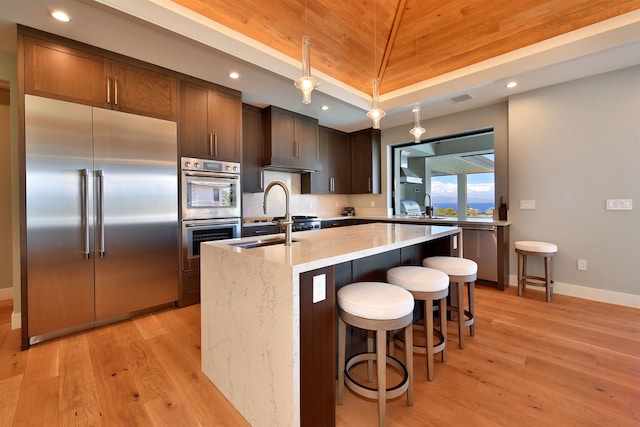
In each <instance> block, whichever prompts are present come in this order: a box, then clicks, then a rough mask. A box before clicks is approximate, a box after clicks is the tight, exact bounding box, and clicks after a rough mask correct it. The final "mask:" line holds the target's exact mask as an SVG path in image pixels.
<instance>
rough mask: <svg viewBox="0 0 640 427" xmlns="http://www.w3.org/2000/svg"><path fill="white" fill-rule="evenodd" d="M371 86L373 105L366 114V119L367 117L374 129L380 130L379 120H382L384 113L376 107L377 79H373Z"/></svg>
mask: <svg viewBox="0 0 640 427" xmlns="http://www.w3.org/2000/svg"><path fill="white" fill-rule="evenodd" d="M372 86H373V90H372V92H373V105H372V106H371V110H370V111H369V112H368V113H367V117H369V118H370V119H371V121H372V122H373V128H374V129H380V119H381V118H383V117H384V115H385V114H386V113H385V112H384V110H381V109H380V107H378V78H374V79H373V84H372Z"/></svg>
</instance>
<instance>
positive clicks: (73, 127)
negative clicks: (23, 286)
mask: <svg viewBox="0 0 640 427" xmlns="http://www.w3.org/2000/svg"><path fill="white" fill-rule="evenodd" d="M176 152H177V133H176V123H174V122H169V121H165V120H159V119H154V118H150V117H144V116H137V115H133V114H127V113H122V112H119V111H112V110H106V109H101V108H93V107H90V106H85V105H79V104H73V103H69V102H63V101H57V100H52V99H47V98H41V97H36V96H31V95H26V96H25V163H26V229H27V236H26V237H27V239H26V245H27V246H26V273H27V274H26V280H27V282H26V283H27V296H26V297H27V311H28V313H27V314H28V317H27V319H28V336H29V340H30V342H31V343H34V342H37V341H40V340H42V339H46V338H48V337H50V336H56V335H60V334H62V333H66V332H71V331H73V330H76V329H83V328H86V327H91V326H93V325H95V324H99V323H101V322H104V321H107V320H111V319H117V318H119V317H123V316H126V315H128V314H130V313H133V312H136V311H138V310H141V309H145V308H150V307H154V306H158V305H162V304H165V303H169V302H172V301H175V300H177V298H178V271H179V265H178V196H177V191H178V183H177V180H178V172H177V154H176ZM23 315H25V313H23Z"/></svg>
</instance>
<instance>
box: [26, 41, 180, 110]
mask: <svg viewBox="0 0 640 427" xmlns="http://www.w3.org/2000/svg"><path fill="white" fill-rule="evenodd" d="M24 67H25V73H24V75H25V80H24V84H25V93H28V94H32V95H38V96H43V97H47V98H54V99H61V100H63V101H69V102H75V103H79V104H86V105H91V106H94V107H99V108H108V109H113V110H118V111H124V112H128V113H134V114H140V115H144V116H150V117H156V118H160V119H165V120H172V121H175V120H176V85H177V83H176V82H177V80H176V79H175V78H174V77H171V76H169V75H165V74H162V73H159V72H155V71H152V70H149V69H145V68H142V67H138V66H135V65H131V64H127V63H124V62H120V61H116V60H114V59H110V58H106V57H104V56H102V55H100V54H97V53H92V52H89V51H88V50H87V51H84V50H82V49H76V48H74V47H70V46H66V45H64V44H60V43H58V42H53V41H48V40H43V39H39V38H34V37H30V36H25V37H24Z"/></svg>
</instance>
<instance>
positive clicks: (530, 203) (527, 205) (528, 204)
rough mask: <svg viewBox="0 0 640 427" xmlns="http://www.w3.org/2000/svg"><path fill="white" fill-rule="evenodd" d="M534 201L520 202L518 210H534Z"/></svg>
mask: <svg viewBox="0 0 640 427" xmlns="http://www.w3.org/2000/svg"><path fill="white" fill-rule="evenodd" d="M535 208H536V201H535V200H520V209H535Z"/></svg>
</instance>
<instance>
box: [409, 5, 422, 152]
mask: <svg viewBox="0 0 640 427" xmlns="http://www.w3.org/2000/svg"><path fill="white" fill-rule="evenodd" d="M415 18H416V24H415V27H414V28H415V31H416V42H415V43H416V59H417V58H418V56H419V51H418V9H417V8H416V14H415ZM411 111H412V112H413V115H414V125H413V128H411V130H410V131H409V133H410V134H411V135H413V140H414V141H415V143H416V144H417V143H419V142H420V138H421V137H422V134H423V133H425V132H426V131H425V130H424V128H423V127H422V126H420V87H419V84H418V83H416V105H415V106H414V107H413V110H411Z"/></svg>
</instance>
